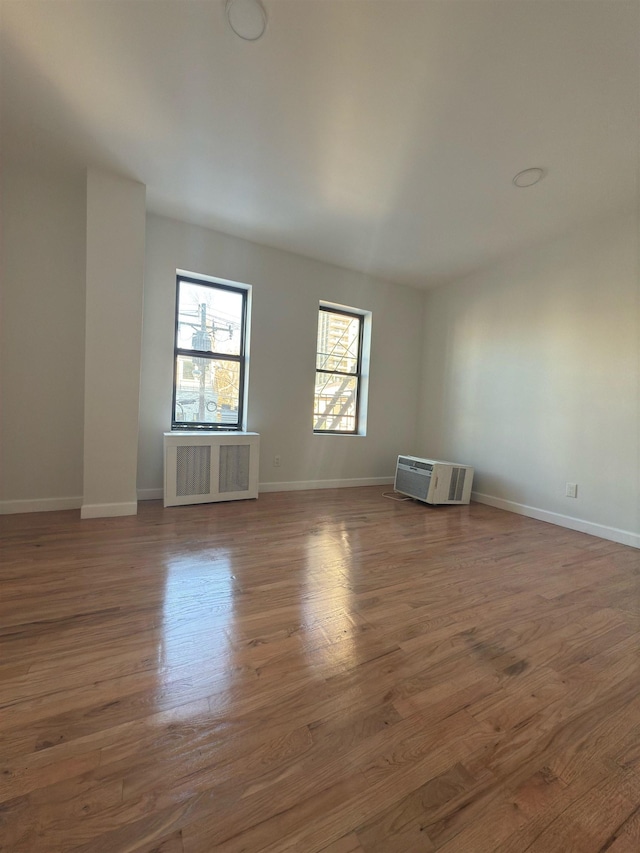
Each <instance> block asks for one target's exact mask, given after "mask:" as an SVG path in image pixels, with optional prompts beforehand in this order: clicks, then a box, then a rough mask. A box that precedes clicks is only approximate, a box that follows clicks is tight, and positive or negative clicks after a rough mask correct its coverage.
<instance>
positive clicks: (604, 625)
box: [0, 487, 640, 853]
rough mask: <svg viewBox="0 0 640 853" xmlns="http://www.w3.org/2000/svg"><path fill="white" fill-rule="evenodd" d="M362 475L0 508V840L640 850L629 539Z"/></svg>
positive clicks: (192, 852)
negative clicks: (109, 501)
mask: <svg viewBox="0 0 640 853" xmlns="http://www.w3.org/2000/svg"><path fill="white" fill-rule="evenodd" d="M382 491H383V489H382V488H380V487H378V488H366V489H342V490H332V491H316V492H297V493H296V492H288V493H281V494H264V495H262V496H261V497H260V499H259V500H258V501H246V502H237V503H228V504H212V505H204V506H196V507H183V508H172V509H166V510H164V509H163V508H162V506H161V505H160V504H159V503H158V502H150V503H142V504H140V507H139V514H138V516H137V517H129V518H120V519H101V520H93V521H82V522H81V521H80V520H79V519H78V514H77V513H76V512H60V513H42V514H37V515H24V516H5V517H4V518H2V519H1V520H0V530H1V532H2V538H1V544H0V556H1V559H2V564H1V569H0V572H1V575H0V577H1V586H0V593H1V597H0V625H1V628H0V850H2V851H11V853H58V851H60V853H62V851H75V852H76V853H80V852H81V851H82V853H85V851H86V853H142V851H147V853H151V851H154V853H209V851H220V853H240V851H245V853H261V851H265V853H266V851H270V853H284V851H294V853H315V852H316V851H318V853H319V851H324V853H413V851H420V853H428V851H435V850H438V851H442V853H454V851H455V853H493V851H495V853H524V851H527V853H556V851H557V853H571V851H577V853H592V851H593V853H596V851H600V853H603V851H608V853H638V851H639V850H640V677H639V676H640V654H639V650H640V594H639V592H640V554H639V553H638V551H636V550H634V549H631V548H626V547H624V546H622V545H616V544H613V543H611V542H606V541H604V540H600V539H596V538H594V537H590V536H586V535H583V534H580V533H575V532H572V531H568V530H564V529H562V528H557V527H553V526H551V525H548V524H544V523H542V522H536V521H533V520H531V519H526V518H522V517H519V516H516V515H512V514H509V513H505V512H501V511H499V510H496V509H492V508H490V507H486V506H481V505H473V504H472V505H471V506H470V507H439V508H432V507H426V506H424V505H421V504H418V503H415V502H412V501H409V502H402V503H401V502H393V501H390V500H385V499H384V498H383V497H382V495H381V493H382Z"/></svg>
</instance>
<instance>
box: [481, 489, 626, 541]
mask: <svg viewBox="0 0 640 853" xmlns="http://www.w3.org/2000/svg"><path fill="white" fill-rule="evenodd" d="M471 500H473V501H477V502H478V503H481V504H487V505H488V506H494V507H496V509H505V510H507V512H515V513H517V514H518V515H526V516H527V517H528V518H535V519H537V520H538V521H547V522H549V524H557V525H558V526H559V527H567V528H569V530H578V531H580V533H589V534H590V535H591V536H599V537H600V538H601V539H609V540H611V541H612V542H619V543H620V544H621V545H630V546H631V547H632V548H640V533H633V531H631V530H620V529H619V528H617V527H607V525H605V524H596V523H595V522H594V521H584V520H583V519H582V518H574V517H573V516H571V515H562V514H561V513H559V512H550V511H549V510H546V509H538V508H537V507H534V506H527V505H526V504H519V503H516V502H515V501H506V500H504V499H503V498H494V497H493V496H492V495H483V494H482V493H481V492H472V494H471Z"/></svg>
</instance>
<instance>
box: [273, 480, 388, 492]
mask: <svg viewBox="0 0 640 853" xmlns="http://www.w3.org/2000/svg"><path fill="white" fill-rule="evenodd" d="M390 483H393V477H356V478H353V479H351V480H292V481H290V482H284V483H260V484H259V486H258V491H259V492H301V491H306V490H307V489H349V488H353V487H354V486H388V485H389V484H390Z"/></svg>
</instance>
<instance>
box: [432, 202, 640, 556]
mask: <svg viewBox="0 0 640 853" xmlns="http://www.w3.org/2000/svg"><path fill="white" fill-rule="evenodd" d="M638 239H639V228H638V219H637V217H636V216H635V215H634V216H627V217H620V218H617V219H615V220H611V221H608V222H605V223H600V224H598V226H597V227H596V226H593V227H590V228H588V229H583V230H581V231H579V232H576V233H573V234H570V235H566V236H564V237H562V238H561V239H557V240H555V241H554V242H553V243H550V244H548V245H546V246H544V247H540V248H538V249H535V250H530V251H527V252H525V253H522V254H520V255H519V256H517V257H513V258H511V259H509V260H507V261H505V262H503V263H502V264H500V265H499V266H497V267H495V268H494V269H491V270H488V271H485V272H483V273H481V274H477V275H474V276H472V277H470V278H468V279H465V280H464V281H461V282H459V283H457V284H456V285H454V286H453V287H447V288H439V289H437V290H435V291H432V292H430V293H429V294H428V296H427V302H426V308H425V311H426V313H425V326H424V334H425V352H424V392H423V396H422V409H421V416H420V431H421V436H422V440H421V448H420V449H421V452H422V454H423V455H426V456H435V457H440V458H449V459H452V460H453V461H459V462H461V463H468V464H472V465H474V466H475V467H476V480H475V482H474V491H477V492H478V493H481V494H484V495H487V496H490V497H491V498H494V499H498V500H497V501H494V503H495V505H499V506H505V507H507V506H508V507H509V508H511V509H516V510H520V511H522V507H519V506H517V505H525V506H528V507H532V508H537V509H539V510H542V511H543V513H542V514H539V517H545V515H544V513H546V514H547V515H546V517H547V518H548V519H549V520H553V517H552V516H551V515H550V514H551V513H556V514H560V515H566V516H570V517H573V518H576V519H580V520H584V521H586V522H588V523H589V524H588V525H586V526H585V525H583V526H582V529H588V530H590V531H591V532H599V533H600V534H601V535H605V536H609V537H611V538H617V539H618V540H619V541H626V542H629V543H632V542H633V543H634V544H640V538H638V537H637V534H638V533H639V532H640V509H639V506H640V504H639V494H640V490H639V469H638V459H639V448H638V442H639V431H638V430H639V427H638V425H639V423H640V420H639V404H638V400H639V353H640V350H639V341H640V334H639V332H640V330H639V318H638V309H639V291H638V286H639V285H638V283H639V270H638V252H639V244H638ZM567 481H569V482H575V483H577V484H578V498H577V499H571V498H567V497H565V484H566V482H567ZM505 502H509V503H505ZM556 520H560V521H564V522H565V523H567V520H566V519H565V520H563V519H556ZM568 523H569V525H570V526H574V527H578V529H581V526H580V525H579V524H572V523H571V521H570V520H569V521H568ZM597 525H603V526H604V528H613V529H614V530H613V531H611V530H606V529H602V530H600V529H599V528H598V527H597ZM615 530H622V531H631V532H632V533H635V534H636V536H635V537H634V536H631V537H629V536H626V537H625V536H624V535H619V534H616V533H615ZM636 540H637V541H636Z"/></svg>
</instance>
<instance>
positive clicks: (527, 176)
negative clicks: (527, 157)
mask: <svg viewBox="0 0 640 853" xmlns="http://www.w3.org/2000/svg"><path fill="white" fill-rule="evenodd" d="M546 174H547V173H546V171H545V170H544V169H541V168H540V167H539V166H534V167H533V168H531V169H523V170H522V171H521V172H518V174H517V175H515V176H514V178H513V181H512V183H513V185H514V186H516V187H521V188H524V187H532V186H533V185H534V184H538V183H540V181H541V180H542V179H543V178H544V176H545V175H546Z"/></svg>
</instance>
